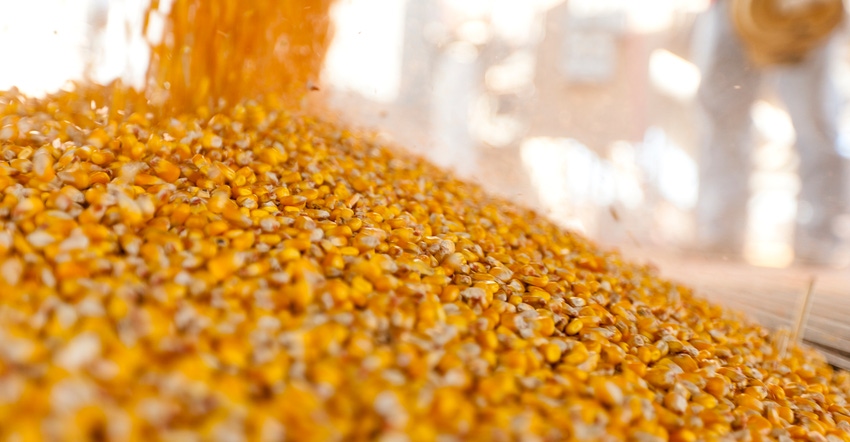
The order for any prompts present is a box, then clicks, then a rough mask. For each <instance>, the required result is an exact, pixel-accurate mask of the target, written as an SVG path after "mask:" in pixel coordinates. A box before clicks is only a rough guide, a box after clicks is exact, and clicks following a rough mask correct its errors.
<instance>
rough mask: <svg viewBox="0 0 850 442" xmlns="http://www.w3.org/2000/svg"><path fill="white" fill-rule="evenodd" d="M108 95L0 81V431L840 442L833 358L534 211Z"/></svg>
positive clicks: (351, 143)
mask: <svg viewBox="0 0 850 442" xmlns="http://www.w3.org/2000/svg"><path fill="white" fill-rule="evenodd" d="M118 93H120V91H118V90H112V91H108V93H107V91H106V90H104V89H101V88H95V87H81V88H80V89H79V90H78V91H76V92H65V93H61V94H58V95H55V96H51V97H48V98H46V99H44V100H36V99H31V98H26V97H23V96H21V95H19V94H17V93H15V92H7V93H4V94H2V95H1V96H0V146H2V147H0V158H1V159H2V161H0V190H2V195H3V196H2V202H1V203H0V217H2V219H3V227H2V230H0V255H1V256H2V257H0V438H2V439H4V440H25V441H29V440H38V439H42V438H47V439H51V440H85V439H92V440H116V441H118V440H151V439H154V438H162V439H169V440H201V439H207V438H211V439H213V440H215V439H218V440H243V438H245V439H248V440H272V441H273V440H284V439H286V440H375V439H382V440H406V439H409V440H416V441H418V440H437V439H440V440H512V439H525V440H534V439H535V438H539V439H542V440H564V439H569V438H572V439H584V440H591V439H594V440H596V439H598V440H606V439H607V440H621V439H632V440H640V441H645V440H666V439H667V438H671V439H673V440H720V439H721V438H723V437H727V438H728V437H732V438H735V439H747V438H752V439H753V440H768V439H777V438H779V439H784V440H789V439H788V438H789V437H791V438H799V439H802V440H850V413H848V410H847V408H846V399H847V397H848V393H850V381H848V375H847V373H845V372H841V373H836V372H833V370H832V369H831V368H830V367H829V366H828V365H827V364H825V363H824V362H823V360H822V359H820V358H818V357H816V355H814V354H812V353H809V352H805V351H802V350H800V349H796V348H795V349H792V351H790V352H788V354H787V355H786V357H785V358H784V359H780V358H779V355H778V351H777V345H776V343H775V342H774V341H773V340H772V339H771V337H770V335H769V334H768V332H767V331H766V330H765V329H763V328H760V327H758V326H755V325H752V324H749V323H746V322H744V321H741V320H740V319H739V318H738V317H737V316H735V315H733V314H730V313H729V312H727V311H725V310H723V309H721V308H719V307H717V306H712V305H710V304H708V303H706V302H705V301H703V300H700V299H698V298H695V297H693V296H692V295H691V293H690V291H689V290H688V289H686V288H684V287H680V286H676V285H673V284H671V283H669V282H667V281H664V280H661V279H659V278H657V277H656V276H654V275H653V273H652V272H650V271H649V270H647V269H645V268H640V267H636V266H633V265H629V264H627V263H624V262H621V261H620V258H619V257H618V256H617V255H614V254H609V253H604V252H601V251H600V250H598V249H596V248H595V247H594V246H593V245H592V244H590V243H589V242H588V241H587V240H585V239H584V238H581V237H580V236H577V235H574V234H572V233H569V232H565V231H563V230H560V229H558V228H557V227H556V226H554V225H553V224H552V223H550V222H548V221H546V220H544V219H542V218H540V217H538V216H537V215H535V214H534V213H532V212H530V211H527V210H523V209H520V208H517V207H514V206H512V205H510V204H507V203H505V202H503V201H499V200H495V199H491V198H488V197H487V196H485V195H484V194H483V193H482V192H481V190H480V189H479V188H477V187H476V186H474V185H470V184H467V183H463V182H460V181H457V180H455V179H453V178H452V177H451V176H450V175H448V174H447V173H446V172H444V171H441V170H439V169H437V168H435V167H433V166H431V165H429V164H427V163H425V162H423V161H420V160H417V159H413V158H409V157H406V156H398V155H394V154H392V153H391V152H390V151H389V150H387V149H385V148H383V147H382V146H380V145H377V144H375V143H374V142H372V141H369V139H368V137H364V136H355V135H354V134H352V133H350V132H348V131H346V130H344V129H342V128H340V127H337V126H335V125H333V124H330V123H327V122H324V121H322V120H321V119H318V118H312V117H308V116H304V115H299V114H297V113H293V112H290V111H288V110H286V109H284V108H281V107H279V106H278V105H276V104H275V103H273V102H265V103H257V102H244V103H242V104H239V105H236V106H233V107H230V108H228V109H227V110H222V111H221V112H220V113H209V114H207V113H206V111H204V110H203V109H202V110H201V111H199V113H196V114H186V115H181V116H156V115H154V114H151V113H147V114H145V113H138V112H135V111H134V110H133V108H132V107H131V106H127V107H126V108H124V109H114V108H113V109H107V108H105V107H104V105H105V103H104V100H105V97H107V96H111V97H112V98H111V100H110V102H111V103H114V102H121V101H124V102H133V100H118V101H116V100H115V95H116V94H118ZM453 438H454V439H453Z"/></svg>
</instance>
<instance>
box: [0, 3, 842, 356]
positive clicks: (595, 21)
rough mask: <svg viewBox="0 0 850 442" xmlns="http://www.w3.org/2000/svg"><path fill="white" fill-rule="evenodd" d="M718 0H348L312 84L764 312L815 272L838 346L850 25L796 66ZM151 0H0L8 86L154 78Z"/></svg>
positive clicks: (489, 183)
mask: <svg viewBox="0 0 850 442" xmlns="http://www.w3.org/2000/svg"><path fill="white" fill-rule="evenodd" d="M815 1H818V0H815ZM726 3H729V1H724V0H721V1H720V2H711V1H709V0H641V1H639V2H638V1H634V0H525V1H517V0H397V1H386V0H337V1H336V4H335V6H334V7H333V9H332V20H333V27H334V38H333V43H332V45H331V48H330V50H329V52H328V56H327V59H326V63H325V68H324V72H323V76H322V78H321V79H319V81H318V83H319V85H320V90H319V91H317V92H315V94H318V95H320V96H321V98H322V99H323V100H325V101H327V102H328V103H330V104H331V107H332V109H333V110H334V112H336V113H338V115H339V116H340V117H341V118H342V119H344V120H346V121H348V122H350V123H351V124H354V125H356V126H359V127H362V128H366V129H369V130H375V131H378V132H380V134H381V136H382V137H383V138H384V139H385V140H388V141H390V142H392V143H394V144H396V145H398V146H403V148H404V149H407V150H409V151H410V152H412V153H413V154H416V155H421V156H423V157H426V158H428V159H430V160H431V161H433V162H435V163H437V164H439V165H442V166H444V167H446V168H448V169H451V170H453V171H454V172H455V173H456V174H458V175H459V176H461V177H464V178H466V179H468V180H471V181H474V182H477V183H479V184H481V185H483V186H484V187H485V188H487V189H489V190H490V191H491V192H492V193H494V194H497V195H499V196H501V197H504V198H507V199H510V200H513V201H516V202H518V203H520V204H524V205H526V206H529V207H532V208H534V209H536V210H538V211H540V212H541V213H543V214H545V215H547V216H549V217H550V218H551V219H552V220H554V221H555V222H557V223H559V224H560V225H562V226H564V227H566V228H570V229H574V230H577V231H580V232H583V233H584V234H586V235H588V236H589V237H591V238H592V239H594V240H595V241H597V242H598V243H601V244H602V245H604V246H607V247H616V248H618V249H620V250H621V251H623V253H624V254H626V255H628V256H631V257H634V258H636V259H639V260H643V261H649V262H653V263H655V264H656V265H658V267H659V268H661V269H662V273H665V274H668V275H671V276H675V277H677V279H680V280H684V281H687V282H689V283H690V284H692V285H696V286H697V287H698V288H700V289H701V290H703V292H704V293H707V294H709V296H714V297H716V298H717V299H721V300H724V302H727V303H730V304H733V305H736V306H738V307H741V308H744V309H745V310H747V311H748V312H750V313H751V314H753V315H754V316H756V317H757V318H759V319H761V320H762V321H763V322H766V323H768V325H775V326H777V327H778V326H783V325H787V324H788V323H789V322H790V321H791V316H792V313H793V311H794V310H795V307H794V306H799V305H800V302H802V301H801V298H802V295H803V294H804V293H805V292H806V291H807V287H808V286H809V282H810V280H812V278H817V280H818V290H819V293H820V298H816V299H815V303H814V307H813V310H812V315H813V317H822V320H823V321H826V322H823V324H825V325H820V326H818V327H819V328H818V327H814V328H812V330H811V331H807V333H808V334H807V338H808V339H810V340H812V341H815V342H818V343H821V344H823V342H827V344H826V346H827V347H830V348H832V349H837V351H838V352H839V353H841V352H844V357H846V356H847V355H848V354H850V353H848V352H850V339H848V338H850V329H847V328H846V327H844V326H843V322H845V319H842V318H846V317H845V316H842V315H843V314H841V315H838V316H837V317H835V316H836V313H834V311H835V309H834V307H835V305H836V303H837V304H839V305H843V306H847V308H848V310H847V311H850V297H848V294H847V293H846V292H847V289H846V287H850V285H848V283H850V277H848V276H847V275H846V269H847V268H848V266H850V214H848V213H850V212H848V211H847V210H846V209H847V207H850V205H848V204H847V203H848V202H850V187H848V186H850V182H848V180H844V179H843V176H845V175H847V174H850V171H847V169H848V164H847V163H848V162H847V158H850V106H848V105H847V98H848V97H850V75H848V70H850V52H848V47H850V32H848V31H847V30H846V29H845V28H846V24H842V25H839V26H838V27H837V28H835V30H834V31H833V32H832V33H831V34H830V35H828V36H827V37H825V38H824V39H823V41H821V42H820V43H819V44H818V45H816V47H815V48H814V49H812V50H810V51H808V53H807V54H806V55H805V57H804V60H802V61H800V62H798V63H795V64H793V65H792V66H790V67H789V66H788V65H781V64H779V65H756V64H753V63H751V62H750V61H749V60H748V59H746V57H745V56H743V55H741V54H743V52H744V50H743V49H742V47H741V43H740V42H739V41H736V40H735V39H736V38H737V36H736V35H734V33H733V32H732V31H731V26H732V23H731V20H730V18H729V16H730V14H729V13H728V8H729V6H728V5H727V4H726ZM797 3H799V2H797ZM147 4H148V2H147V1H145V0H114V1H108V0H87V1H81V0H64V1H63V0H52V1H51V0H30V1H26V2H23V1H18V2H11V1H5V2H0V54H2V56H3V60H4V67H3V68H2V69H0V89H8V88H11V87H17V88H19V89H20V90H21V91H23V92H25V93H28V94H33V95H41V94H44V93H46V92H50V91H55V90H58V89H60V88H63V87H68V86H67V82H68V80H72V79H82V78H84V77H85V76H86V75H88V77H89V78H90V79H93V80H95V81H98V82H107V81H110V80H111V79H114V78H117V77H121V78H123V79H124V81H125V82H127V83H130V84H134V85H137V86H141V82H142V81H143V78H144V72H145V68H146V66H145V61H146V60H147V59H148V46H147V42H149V41H156V40H157V39H158V38H161V35H156V34H157V33H156V32H155V31H156V29H157V26H156V23H155V24H154V26H153V31H154V32H151V33H149V35H146V36H145V35H142V31H141V29H142V22H141V16H142V14H141V13H142V11H143V10H144V9H145V8H146V6H147ZM167 8H168V2H163V5H162V8H161V9H162V10H167ZM724 8H725V9H724ZM46 12H47V13H46ZM159 29H161V27H160V28H159ZM85 73H88V74H85ZM810 120H811V121H810ZM812 145H815V147H811V146H812ZM814 151H818V152H819V153H818V155H817V156H815V157H812V158H814V159H807V158H809V157H807V156H806V155H809V152H814ZM801 152H802V154H801ZM812 164H814V166H812ZM804 183H816V184H818V185H817V186H814V187H813V186H808V187H806V185H804ZM718 189H720V190H718ZM815 224H817V226H816V228H810V227H812V226H814V225H815ZM801 232H803V233H805V235H807V236H804V235H803V233H801ZM812 232H814V233H812ZM801 239H805V240H806V241H804V242H801ZM741 294H745V295H747V296H740V295H741ZM836 336H837V338H836ZM830 339H831V340H830ZM830 342H831V344H830ZM845 347H846V348H845ZM836 357H841V356H840V355H839V356H836Z"/></svg>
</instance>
